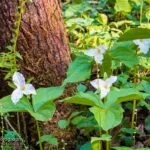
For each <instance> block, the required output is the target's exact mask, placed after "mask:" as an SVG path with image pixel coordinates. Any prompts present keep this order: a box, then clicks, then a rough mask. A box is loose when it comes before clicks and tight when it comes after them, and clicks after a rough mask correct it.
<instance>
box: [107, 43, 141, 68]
mask: <svg viewBox="0 0 150 150" xmlns="http://www.w3.org/2000/svg"><path fill="white" fill-rule="evenodd" d="M110 52H111V56H112V59H113V60H114V61H117V62H119V63H120V62H122V63H123V64H125V65H126V66H127V67H132V66H134V65H137V64H138V63H139V59H138V56H137V54H136V50H135V49H133V47H132V42H119V43H115V44H114V46H113V47H112V48H111V51H110Z"/></svg>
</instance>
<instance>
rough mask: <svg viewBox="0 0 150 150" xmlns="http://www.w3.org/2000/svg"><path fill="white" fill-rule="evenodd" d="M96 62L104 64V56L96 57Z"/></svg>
mask: <svg viewBox="0 0 150 150" xmlns="http://www.w3.org/2000/svg"><path fill="white" fill-rule="evenodd" d="M94 60H95V61H96V62H97V63H98V64H102V60H103V55H101V54H99V55H97V56H95V57H94Z"/></svg>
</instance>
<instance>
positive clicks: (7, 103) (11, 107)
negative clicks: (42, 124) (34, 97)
mask: <svg viewBox="0 0 150 150" xmlns="http://www.w3.org/2000/svg"><path fill="white" fill-rule="evenodd" d="M32 110H33V109H32V106H31V104H30V102H29V101H28V99H27V98H26V97H23V98H22V99H20V101H19V102H18V103H17V104H14V103H13V102H12V101H11V96H6V97H3V98H2V99H0V113H7V112H27V111H32Z"/></svg>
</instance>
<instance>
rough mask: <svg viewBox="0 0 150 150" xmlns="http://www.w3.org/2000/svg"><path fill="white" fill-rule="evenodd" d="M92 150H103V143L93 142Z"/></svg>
mask: <svg viewBox="0 0 150 150" xmlns="http://www.w3.org/2000/svg"><path fill="white" fill-rule="evenodd" d="M92 150H102V143H101V142H100V141H95V142H92Z"/></svg>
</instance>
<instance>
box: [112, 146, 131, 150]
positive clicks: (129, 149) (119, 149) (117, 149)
mask: <svg viewBox="0 0 150 150" xmlns="http://www.w3.org/2000/svg"><path fill="white" fill-rule="evenodd" d="M113 149H114V150H133V149H132V148H130V147H125V146H122V147H113Z"/></svg>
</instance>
